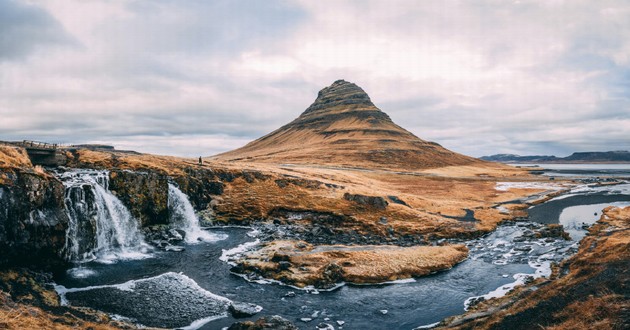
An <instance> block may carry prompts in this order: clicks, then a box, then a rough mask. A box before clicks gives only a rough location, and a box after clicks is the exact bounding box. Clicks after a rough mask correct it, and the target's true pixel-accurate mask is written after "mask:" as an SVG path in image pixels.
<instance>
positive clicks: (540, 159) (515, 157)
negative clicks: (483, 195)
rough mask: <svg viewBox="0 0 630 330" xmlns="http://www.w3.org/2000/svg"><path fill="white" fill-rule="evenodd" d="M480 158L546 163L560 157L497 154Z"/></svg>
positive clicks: (491, 160)
mask: <svg viewBox="0 0 630 330" xmlns="http://www.w3.org/2000/svg"><path fill="white" fill-rule="evenodd" d="M479 159H483V160H487V161H490V162H499V163H544V162H551V161H554V160H557V159H559V158H558V157H556V156H541V155H537V156H519V155H514V154H496V155H492V156H483V157H480V158H479Z"/></svg>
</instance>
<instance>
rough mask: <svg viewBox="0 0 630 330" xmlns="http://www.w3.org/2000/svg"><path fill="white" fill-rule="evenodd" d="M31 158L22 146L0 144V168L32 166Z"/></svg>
mask: <svg viewBox="0 0 630 330" xmlns="http://www.w3.org/2000/svg"><path fill="white" fill-rule="evenodd" d="M32 166H33V164H31V160H30V159H29V158H28V155H27V154H26V150H24V149H23V148H18V147H13V146H8V145H1V144H0V169H1V168H16V167H32Z"/></svg>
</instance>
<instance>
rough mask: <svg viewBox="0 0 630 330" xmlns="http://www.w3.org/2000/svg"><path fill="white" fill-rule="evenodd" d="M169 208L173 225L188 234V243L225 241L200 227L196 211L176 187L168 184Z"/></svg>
mask: <svg viewBox="0 0 630 330" xmlns="http://www.w3.org/2000/svg"><path fill="white" fill-rule="evenodd" d="M168 207H169V210H170V213H171V223H172V224H173V225H174V226H175V227H176V228H178V229H181V230H183V231H184V232H186V238H185V239H186V242H187V243H196V242H199V241H206V242H208V241H216V240H220V239H223V238H221V237H220V236H218V235H216V234H212V233H209V232H207V231H205V230H203V229H201V227H200V226H199V219H198V218H197V215H196V214H195V209H194V208H193V206H192V204H190V201H189V200H188V196H186V194H184V193H183V192H182V191H181V190H179V188H177V187H176V186H175V185H173V184H171V183H169V184H168Z"/></svg>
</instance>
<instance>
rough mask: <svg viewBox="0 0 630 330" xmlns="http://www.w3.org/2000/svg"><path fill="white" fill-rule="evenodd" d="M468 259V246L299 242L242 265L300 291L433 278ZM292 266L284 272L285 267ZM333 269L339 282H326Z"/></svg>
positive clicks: (274, 245) (268, 248)
mask: <svg viewBox="0 0 630 330" xmlns="http://www.w3.org/2000/svg"><path fill="white" fill-rule="evenodd" d="M467 256H468V249H467V248H466V247H465V246H463V245H446V246H415V247H395V246H361V247H357V246H342V245H322V246H317V247H314V246H312V245H310V244H307V243H306V242H300V241H273V242H270V243H267V244H266V245H265V246H264V247H263V248H262V249H260V250H257V251H253V252H249V253H248V254H247V255H246V256H245V257H244V259H241V260H240V261H239V262H240V263H241V264H242V265H243V266H244V267H245V269H250V270H252V269H253V270H256V271H258V272H260V273H262V274H263V275H264V276H270V277H272V278H274V279H278V280H282V281H284V282H288V283H291V284H293V285H297V286H306V285H313V284H315V285H317V283H323V282H324V283H325V284H331V283H328V282H326V281H328V280H332V281H333V282H335V281H345V282H350V283H357V284H362V283H382V282H386V281H394V280H399V279H407V278H412V277H419V276H423V275H428V274H431V273H433V272H436V271H439V270H444V269H449V268H451V267H453V266H454V265H455V264H457V263H459V262H461V261H463V260H464V259H466V257H467ZM281 261H288V262H290V265H291V266H290V267H289V268H286V269H285V268H281V266H280V262H281ZM331 269H333V270H335V272H337V274H335V276H337V278H332V279H327V278H326V277H327V276H330V274H327V273H328V272H330V270H331Z"/></svg>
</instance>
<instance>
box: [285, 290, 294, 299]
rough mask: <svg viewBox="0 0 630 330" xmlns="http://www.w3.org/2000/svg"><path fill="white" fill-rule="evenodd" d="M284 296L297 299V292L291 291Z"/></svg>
mask: <svg viewBox="0 0 630 330" xmlns="http://www.w3.org/2000/svg"><path fill="white" fill-rule="evenodd" d="M284 296H285V297H289V298H293V297H295V292H293V291H289V292H287V293H286V294H285V295H284Z"/></svg>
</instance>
